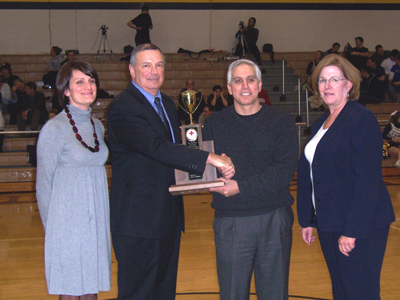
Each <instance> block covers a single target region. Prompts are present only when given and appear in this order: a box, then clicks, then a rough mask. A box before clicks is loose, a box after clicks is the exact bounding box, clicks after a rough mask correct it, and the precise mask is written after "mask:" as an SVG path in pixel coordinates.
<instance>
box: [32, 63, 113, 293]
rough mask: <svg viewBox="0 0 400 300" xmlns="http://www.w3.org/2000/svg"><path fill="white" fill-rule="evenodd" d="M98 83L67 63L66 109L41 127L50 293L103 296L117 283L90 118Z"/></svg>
mask: <svg viewBox="0 0 400 300" xmlns="http://www.w3.org/2000/svg"><path fill="white" fill-rule="evenodd" d="M98 88H99V79H98V76H97V73H96V71H95V70H94V69H93V68H92V66H91V65H90V64H88V63H87V62H83V61H74V62H71V63H67V64H65V65H64V66H63V67H62V68H61V70H60V72H59V74H58V76H57V93H58V97H59V99H60V104H61V106H62V107H63V108H64V110H63V111H62V112H61V113H60V114H58V115H57V116H56V117H54V118H53V119H51V120H49V121H48V122H47V123H46V124H45V125H44V126H43V128H42V130H41V132H40V136H39V140H38V148H37V162H38V164H37V180H36V196H37V200H38V206H39V212H40V216H41V218H42V222H43V226H44V229H45V270H46V281H47V288H48V292H49V294H56V295H60V299H61V300H77V299H82V300H92V299H97V293H98V292H99V291H108V290H109V289H110V280H111V244H110V233H109V230H110V224H109V223H110V221H109V202H108V186H107V176H106V172H105V168H104V163H105V162H106V160H107V156H108V149H107V146H106V144H105V143H104V127H103V125H102V123H101V122H100V121H99V120H97V119H93V118H92V117H91V115H90V114H91V104H93V102H94V101H95V100H96V93H97V90H98Z"/></svg>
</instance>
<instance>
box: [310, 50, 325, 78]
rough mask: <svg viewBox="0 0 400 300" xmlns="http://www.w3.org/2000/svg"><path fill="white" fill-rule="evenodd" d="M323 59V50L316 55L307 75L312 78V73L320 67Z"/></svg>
mask: <svg viewBox="0 0 400 300" xmlns="http://www.w3.org/2000/svg"><path fill="white" fill-rule="evenodd" d="M322 57H323V53H322V51H321V50H318V51H316V52H315V54H314V59H313V60H312V61H310V63H309V64H308V66H307V70H306V73H307V75H308V76H311V74H312V72H313V71H314V69H315V67H316V66H317V65H318V63H319V62H320V61H321V59H322Z"/></svg>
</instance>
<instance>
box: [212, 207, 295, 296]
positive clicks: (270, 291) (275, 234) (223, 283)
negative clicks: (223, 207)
mask: <svg viewBox="0 0 400 300" xmlns="http://www.w3.org/2000/svg"><path fill="white" fill-rule="evenodd" d="M292 226H293V211H292V209H291V207H281V208H278V209H276V210H275V211H273V212H271V213H268V214H265V215H259V216H251V217H223V218H215V219H214V241H215V248H216V254H217V273H218V282H219V286H220V297H221V300H248V299H249V298H250V283H251V276H252V273H253V271H254V280H255V286H256V292H257V297H258V300H287V299H288V283H289V263H290V250H291V247H292Z"/></svg>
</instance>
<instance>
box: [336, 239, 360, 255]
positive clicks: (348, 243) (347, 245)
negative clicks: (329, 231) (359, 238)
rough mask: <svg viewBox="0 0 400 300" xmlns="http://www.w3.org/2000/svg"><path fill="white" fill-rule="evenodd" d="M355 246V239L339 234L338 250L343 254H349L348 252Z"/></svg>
mask: <svg viewBox="0 0 400 300" xmlns="http://www.w3.org/2000/svg"><path fill="white" fill-rule="evenodd" d="M355 246H356V239H355V238H351V237H347V236H343V235H342V236H341V237H340V238H339V250H340V252H342V253H343V255H346V256H349V252H351V250H353V249H354V247H355Z"/></svg>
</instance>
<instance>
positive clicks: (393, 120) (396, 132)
mask: <svg viewBox="0 0 400 300" xmlns="http://www.w3.org/2000/svg"><path fill="white" fill-rule="evenodd" d="M382 137H383V139H384V140H386V141H387V142H388V143H389V145H390V146H389V149H388V150H389V156H390V157H395V158H396V162H395V163H394V167H396V168H400V148H399V146H400V111H397V110H395V111H394V112H392V113H391V115H390V119H389V124H387V125H386V126H385V128H384V129H383V132H382Z"/></svg>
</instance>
